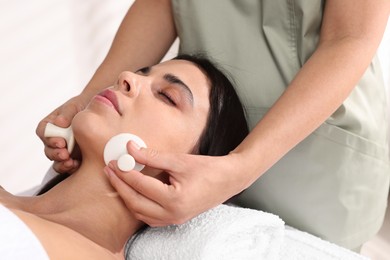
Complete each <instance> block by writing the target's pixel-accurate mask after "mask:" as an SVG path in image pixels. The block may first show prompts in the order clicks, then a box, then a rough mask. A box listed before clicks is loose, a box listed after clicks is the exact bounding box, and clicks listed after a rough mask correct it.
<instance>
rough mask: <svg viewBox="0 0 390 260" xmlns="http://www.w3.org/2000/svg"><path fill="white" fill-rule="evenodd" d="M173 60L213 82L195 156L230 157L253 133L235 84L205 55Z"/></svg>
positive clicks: (56, 180) (61, 177) (50, 184)
mask: <svg viewBox="0 0 390 260" xmlns="http://www.w3.org/2000/svg"><path fill="white" fill-rule="evenodd" d="M173 59H174V60H186V61H189V62H192V63H193V64H195V65H196V66H198V68H199V69H200V70H202V72H203V73H204V74H205V75H206V77H207V78H208V80H209V83H210V94H209V102H210V111H209V115H208V118H207V122H206V126H205V129H204V131H203V133H202V134H201V136H200V137H199V140H198V144H197V146H196V147H195V150H194V153H196V154H200V155H211V156H220V155H226V154H228V153H229V152H230V151H232V150H233V149H235V148H236V147H237V146H238V145H239V144H240V143H241V142H242V140H244V138H245V137H246V136H247V135H248V133H249V130H248V125H247V122H246V117H245V112H244V109H243V107H242V104H241V102H240V99H239V97H238V95H237V93H236V91H235V90H234V87H233V84H232V83H231V81H230V80H229V79H228V77H227V76H226V75H225V74H224V73H222V71H221V70H220V69H219V68H218V67H217V66H216V65H215V64H213V63H212V62H211V61H210V60H209V59H207V58H206V57H205V56H203V55H200V54H197V55H188V54H182V55H179V56H177V57H175V58H173ZM67 177H69V174H66V173H64V174H60V175H58V176H56V177H55V178H53V179H52V180H51V181H49V182H48V183H47V184H46V185H45V186H44V187H43V188H42V189H41V190H40V191H39V193H38V194H37V195H41V194H43V193H45V192H46V191H48V190H50V189H51V188H52V187H54V186H55V185H57V184H58V183H60V182H61V181H63V180H64V179H66V178H67Z"/></svg>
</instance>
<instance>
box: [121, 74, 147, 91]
mask: <svg viewBox="0 0 390 260" xmlns="http://www.w3.org/2000/svg"><path fill="white" fill-rule="evenodd" d="M142 84H143V83H142V79H141V76H140V75H138V74H135V73H133V72H130V71H124V72H122V73H121V74H120V75H119V78H118V88H119V90H120V91H122V92H123V93H124V94H126V95H127V96H130V97H137V96H138V95H139V92H140V90H141V85H142Z"/></svg>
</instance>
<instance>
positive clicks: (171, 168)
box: [127, 141, 183, 173]
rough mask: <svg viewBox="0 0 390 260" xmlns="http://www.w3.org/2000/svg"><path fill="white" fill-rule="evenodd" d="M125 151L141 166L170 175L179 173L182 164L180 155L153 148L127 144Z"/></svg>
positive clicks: (131, 142) (130, 142) (132, 143)
mask: <svg viewBox="0 0 390 260" xmlns="http://www.w3.org/2000/svg"><path fill="white" fill-rule="evenodd" d="M127 151H128V152H129V154H130V155H131V156H133V157H134V159H135V160H136V161H137V162H138V163H141V164H144V165H146V166H149V167H152V168H156V169H159V170H163V171H166V172H168V173H172V172H175V171H179V169H180V165H181V164H183V162H182V160H181V159H180V158H181V154H173V153H168V152H161V151H159V150H156V149H153V148H141V147H139V146H138V145H137V144H136V143H135V142H133V141H129V142H128V143H127Z"/></svg>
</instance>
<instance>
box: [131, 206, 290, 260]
mask: <svg viewBox="0 0 390 260" xmlns="http://www.w3.org/2000/svg"><path fill="white" fill-rule="evenodd" d="M283 233H284V222H283V221H282V220H281V219H280V218H279V217H278V216H275V215H273V214H270V213H265V212H262V211H258V210H252V209H245V208H238V207H233V206H227V205H220V206H218V207H216V208H213V209H211V210H209V211H207V212H205V213H203V214H201V215H199V216H197V217H195V218H194V219H192V220H190V221H188V222H187V223H185V224H182V225H172V226H168V227H161V228H147V229H146V230H144V231H142V232H140V233H139V234H137V235H135V236H133V237H132V238H131V239H130V241H129V242H128V243H127V248H126V259H131V260H137V259H139V260H149V259H150V260H156V259H159V260H168V259H169V260H171V259H172V260H178V259H185V260H195V259H202V260H209V259H210V260H217V259H223V260H229V259H245V260H250V259H256V260H258V259H277V258H278V254H279V251H280V247H281V245H282V243H283Z"/></svg>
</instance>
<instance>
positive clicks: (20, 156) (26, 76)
mask: <svg viewBox="0 0 390 260" xmlns="http://www.w3.org/2000/svg"><path fill="white" fill-rule="evenodd" d="M132 2H133V1H131V0H115V1H113V0H82V1H80V0H0V91H1V93H0V149H1V150H0V185H2V186H3V187H4V188H5V189H7V190H8V191H10V192H12V193H20V192H23V191H26V190H28V189H29V188H31V187H34V186H36V185H39V183H40V181H41V180H42V177H43V175H45V173H46V171H47V170H48V169H49V167H50V165H51V162H50V161H49V160H48V159H47V158H46V157H45V155H44V153H43V144H42V143H41V141H40V139H39V138H38V137H37V136H36V135H35V128H36V126H37V124H38V122H39V121H40V120H41V119H42V118H43V117H44V116H46V115H47V114H48V113H49V112H51V111H52V110H53V109H54V108H56V107H57V106H59V105H60V104H62V103H64V102H65V101H66V100H68V99H69V98H70V97H72V96H74V95H76V94H78V93H79V92H80V91H81V89H82V88H83V87H84V86H85V84H86V83H87V82H88V80H89V79H90V78H91V76H92V74H93V72H94V71H95V70H96V68H97V66H98V65H99V64H100V62H101V61H102V59H103V58H104V56H105V54H106V52H107V51H108V48H109V46H110V44H111V41H112V39H113V36H114V34H115V32H116V29H117V28H118V26H119V23H120V22H121V20H122V18H123V16H124V15H125V13H126V11H127V10H128V7H129V6H130V5H131V4H132ZM388 27H390V26H388ZM389 31H390V29H388V30H387V33H386V36H385V39H384V43H383V44H382V48H381V49H380V50H381V52H380V57H381V58H382V61H383V62H384V64H383V65H384V67H383V69H384V71H385V73H386V75H385V77H386V81H387V82H388V84H389V82H390V75H389V72H390V48H389V47H390V32H389ZM385 45H386V48H385ZM174 52H175V48H173V49H172V50H171V51H170V55H171V56H173V55H174V54H175V53H174ZM386 123H388V122H386Z"/></svg>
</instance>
